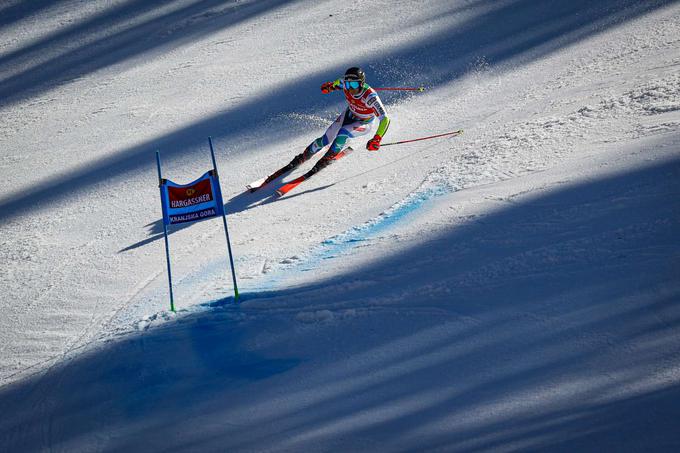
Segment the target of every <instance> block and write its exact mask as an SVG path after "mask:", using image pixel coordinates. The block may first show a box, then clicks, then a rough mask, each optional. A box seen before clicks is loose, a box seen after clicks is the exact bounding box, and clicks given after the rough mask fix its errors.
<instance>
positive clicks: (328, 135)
mask: <svg viewBox="0 0 680 453" xmlns="http://www.w3.org/2000/svg"><path fill="white" fill-rule="evenodd" d="M333 88H334V90H343V92H344V95H345V99H346V100H347V103H348V106H347V108H346V109H345V111H344V112H342V113H341V114H340V115H339V116H338V118H337V119H336V120H335V121H334V122H333V124H331V125H330V127H329V128H328V129H327V130H326V132H325V133H324V134H323V135H322V136H321V137H319V138H317V139H316V140H314V141H313V142H312V143H311V144H310V145H309V146H308V147H307V149H306V150H305V151H306V152H307V153H309V154H310V155H311V154H316V153H317V152H319V150H321V149H322V148H323V147H324V146H326V145H328V144H330V147H329V151H331V152H334V153H338V152H340V151H341V150H342V149H343V148H345V145H346V143H347V140H348V139H350V138H356V137H361V136H363V135H366V134H368V133H369V132H370V131H371V126H372V124H373V121H374V120H375V119H376V118H377V119H378V120H379V121H380V122H379V125H378V130H377V132H376V135H379V136H380V137H382V136H383V135H385V133H386V132H387V128H388V127H389V125H390V119H389V118H388V116H387V113H386V112H385V106H384V105H383V103H382V101H381V100H380V98H379V97H378V93H377V92H376V91H375V90H374V89H373V88H371V87H370V86H368V84H366V83H364V84H363V86H362V90H361V92H360V93H359V94H357V95H356V96H355V95H352V94H351V93H350V92H349V91H348V90H346V89H343V88H342V81H341V80H340V79H338V80H336V81H334V82H333ZM307 157H308V156H307Z"/></svg>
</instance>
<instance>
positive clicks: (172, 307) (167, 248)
mask: <svg viewBox="0 0 680 453" xmlns="http://www.w3.org/2000/svg"><path fill="white" fill-rule="evenodd" d="M156 163H157V164H158V187H159V188H160V191H161V206H163V176H162V174H161V153H160V151H156ZM162 222H163V235H164V236H165V258H166V260H167V261H168V284H169V286H170V311H172V312H174V311H175V299H174V297H173V295H172V270H171V269H170V243H169V242H168V226H167V225H166V224H165V215H164V216H163V220H162Z"/></svg>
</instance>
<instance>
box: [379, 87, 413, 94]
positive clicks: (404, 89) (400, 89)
mask: <svg viewBox="0 0 680 453" xmlns="http://www.w3.org/2000/svg"><path fill="white" fill-rule="evenodd" d="M373 89H374V90H375V91H420V92H421V93H422V92H423V91H425V87H379V88H373Z"/></svg>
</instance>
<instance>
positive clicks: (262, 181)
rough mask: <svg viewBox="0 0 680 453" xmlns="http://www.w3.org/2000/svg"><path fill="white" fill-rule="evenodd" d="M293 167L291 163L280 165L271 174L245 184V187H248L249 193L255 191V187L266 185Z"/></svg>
mask: <svg viewBox="0 0 680 453" xmlns="http://www.w3.org/2000/svg"><path fill="white" fill-rule="evenodd" d="M294 169H295V166H292V165H291V164H288V165H286V166H285V167H281V168H279V169H278V170H276V171H275V172H274V173H272V174H271V175H269V176H267V177H265V178H260V179H258V180H256V181H253V182H251V183H249V184H246V189H248V190H249V191H250V192H251V193H252V192H255V191H256V190H257V189H260V188H262V187H263V186H266V185H267V184H269V183H270V182H272V181H273V180H275V179H276V178H278V177H280V176H283V175H285V174H286V173H288V172H290V171H293V170H294Z"/></svg>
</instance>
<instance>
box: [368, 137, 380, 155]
mask: <svg viewBox="0 0 680 453" xmlns="http://www.w3.org/2000/svg"><path fill="white" fill-rule="evenodd" d="M380 140H382V137H381V136H379V135H377V134H376V135H374V136H373V138H372V139H370V140H369V141H368V143H366V149H367V150H369V151H378V150H379V149H380Z"/></svg>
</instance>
